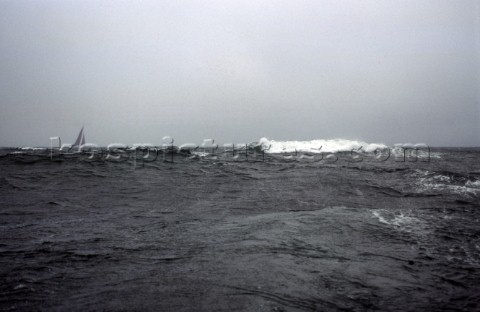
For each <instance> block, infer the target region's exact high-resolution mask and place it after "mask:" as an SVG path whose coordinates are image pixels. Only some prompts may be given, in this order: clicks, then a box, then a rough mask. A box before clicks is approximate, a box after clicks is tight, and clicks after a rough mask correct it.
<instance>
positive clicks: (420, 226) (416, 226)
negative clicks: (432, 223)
mask: <svg viewBox="0 0 480 312" xmlns="http://www.w3.org/2000/svg"><path fill="white" fill-rule="evenodd" d="M382 212H383V215H382ZM373 216H374V217H376V218H377V219H378V221H379V222H380V223H383V224H386V225H389V226H392V227H394V228H395V229H397V230H400V231H404V232H421V231H424V230H425V226H426V225H425V223H424V222H423V221H421V220H420V219H418V218H415V217H411V216H408V215H406V214H403V213H399V214H397V213H391V212H388V211H386V210H383V209H381V210H380V211H373Z"/></svg>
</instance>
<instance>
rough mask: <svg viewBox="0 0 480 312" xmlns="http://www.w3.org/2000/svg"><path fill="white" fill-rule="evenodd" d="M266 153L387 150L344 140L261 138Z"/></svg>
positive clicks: (382, 147)
mask: <svg viewBox="0 0 480 312" xmlns="http://www.w3.org/2000/svg"><path fill="white" fill-rule="evenodd" d="M258 144H259V145H261V146H262V147H263V148H264V149H265V150H266V152H268V153H292V152H295V151H297V152H308V153H321V152H328V153H336V152H350V151H352V150H358V149H360V148H362V150H363V151H365V152H373V151H375V150H379V149H385V148H387V146H386V145H384V144H381V143H367V142H363V141H352V140H345V139H332V140H311V141H275V140H269V139H267V138H261V139H260V140H259V142H258Z"/></svg>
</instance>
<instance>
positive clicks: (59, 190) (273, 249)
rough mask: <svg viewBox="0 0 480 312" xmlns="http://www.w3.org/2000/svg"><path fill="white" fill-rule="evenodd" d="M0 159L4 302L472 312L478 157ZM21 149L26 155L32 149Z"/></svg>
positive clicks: (479, 292) (17, 305)
mask: <svg viewBox="0 0 480 312" xmlns="http://www.w3.org/2000/svg"><path fill="white" fill-rule="evenodd" d="M437 153H438V154H439V155H441V156H440V157H437V158H432V159H431V161H429V162H427V161H425V160H423V161H422V160H421V159H420V160H418V161H416V162H413V161H408V160H407V161H405V162H403V161H398V160H395V159H390V160H388V161H384V162H378V161H373V160H368V159H365V160H364V161H362V162H348V161H342V160H339V161H336V162H330V163H329V162H328V161H323V160H322V161H304V160H302V159H299V158H295V159H293V160H292V159H287V157H273V156H271V155H269V156H268V157H267V159H265V161H259V160H258V159H257V160H256V161H253V160H252V159H249V160H246V159H242V158H237V159H221V158H217V159H215V157H211V158H208V157H206V158H201V159H189V158H185V157H183V158H182V157H179V158H178V159H176V160H175V163H169V162H164V161H161V160H157V161H154V162H148V163H142V162H141V161H135V162H133V161H127V162H122V163H116V162H109V161H103V160H95V159H93V160H91V159H87V158H72V159H54V161H50V160H49V159H48V158H31V160H26V159H25V157H23V158H22V157H20V156H18V155H12V154H6V152H4V153H3V154H2V155H1V158H0V169H1V172H0V198H1V202H0V237H1V241H0V281H1V283H0V309H1V310H3V311H13V310H50V311H65V310H69V311H85V310H156V311H159V310H162V311H225V310H231V311H315V310H318V311H371V310H381V311H472V310H479V309H480V284H479V281H480V211H479V209H480V207H479V202H480V200H479V199H480V185H479V184H480V182H479V181H480V161H479V156H480V152H479V151H478V150H465V149H463V150H462V149H444V150H439V151H437ZM27 158H28V157H27Z"/></svg>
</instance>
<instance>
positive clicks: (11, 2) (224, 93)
mask: <svg viewBox="0 0 480 312" xmlns="http://www.w3.org/2000/svg"><path fill="white" fill-rule="evenodd" d="M479 23H480V3H479V1H468V0H451V1H442V0H412V1H408V0H401V1H394V0H391V1H390V0H389V1H384V0H378V1H374V0H356V1H339V0H331V1H321V0H312V1H293V0H292V1H273V0H270V1H262V0H260V1H259V0H256V1H226V0H218V1H207V0H201V1H200V0H199V1H118V0H115V1H84V0H77V1H68V0H56V1H47V0H32V1H22V0H0V146H25V145H28V146H38V145H48V144H49V140H48V137H50V136H56V135H59V136H61V137H62V139H63V141H64V142H70V143H72V142H73V141H74V140H75V137H76V135H77V133H78V131H79V130H80V128H81V127H82V126H83V125H84V126H85V131H86V138H87V142H89V143H97V144H100V145H105V144H108V143H113V142H122V143H126V144H132V143H137V142H150V143H154V144H159V143H161V138H162V137H163V136H164V135H170V136H172V137H174V138H175V139H176V142H177V143H179V144H181V143H187V142H194V143H201V141H202V139H204V138H215V139H216V141H217V142H218V143H227V142H237V143H239V142H250V141H254V140H258V139H259V138H260V137H263V136H266V137H268V138H270V139H275V140H312V139H334V138H344V139H360V140H364V141H367V142H379V143H386V144H393V143H404V142H412V143H419V142H423V143H427V144H429V145H433V146H446V145H449V146H474V145H476V146H478V145H480V108H479V105H480V100H479V99H480V76H479V74H480V39H479V38H480V36H479V33H480V26H479Z"/></svg>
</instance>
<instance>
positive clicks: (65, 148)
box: [60, 127, 85, 153]
mask: <svg viewBox="0 0 480 312" xmlns="http://www.w3.org/2000/svg"><path fill="white" fill-rule="evenodd" d="M83 128H84V127H82V129H80V132H79V133H78V136H77V139H76V140H75V143H73V144H62V146H61V147H60V151H62V152H70V153H71V152H72V149H73V148H77V150H76V151H74V152H73V153H75V152H80V147H81V146H82V145H84V144H85V132H84V131H83Z"/></svg>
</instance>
